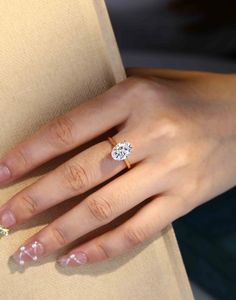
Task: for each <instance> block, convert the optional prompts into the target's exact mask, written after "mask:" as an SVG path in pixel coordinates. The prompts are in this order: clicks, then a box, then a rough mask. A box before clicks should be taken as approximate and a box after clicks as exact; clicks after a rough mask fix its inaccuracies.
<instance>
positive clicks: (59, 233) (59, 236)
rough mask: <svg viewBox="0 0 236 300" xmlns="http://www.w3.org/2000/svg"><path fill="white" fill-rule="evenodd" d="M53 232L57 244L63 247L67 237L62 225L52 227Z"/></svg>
mask: <svg viewBox="0 0 236 300" xmlns="http://www.w3.org/2000/svg"><path fill="white" fill-rule="evenodd" d="M51 234H52V237H53V240H54V241H56V243H57V245H59V246H60V247H63V246H65V245H66V244H67V242H68V241H67V238H66V235H65V233H64V231H63V230H62V229H61V228H60V227H58V226H57V227H53V228H51Z"/></svg>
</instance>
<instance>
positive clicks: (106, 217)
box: [87, 197, 113, 223]
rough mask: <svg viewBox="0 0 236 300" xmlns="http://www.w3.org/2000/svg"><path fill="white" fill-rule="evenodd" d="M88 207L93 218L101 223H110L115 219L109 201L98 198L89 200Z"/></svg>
mask: <svg viewBox="0 0 236 300" xmlns="http://www.w3.org/2000/svg"><path fill="white" fill-rule="evenodd" d="M87 206H88V209H89V211H90V213H91V214H92V216H93V217H94V218H95V219H96V220H97V221H99V222H103V223H104V222H105V223H106V222H109V221H111V220H112V218H113V209H112V207H111V204H110V202H109V201H108V200H106V199H104V198H101V197H97V198H94V197H92V198H89V199H88V201H87Z"/></svg>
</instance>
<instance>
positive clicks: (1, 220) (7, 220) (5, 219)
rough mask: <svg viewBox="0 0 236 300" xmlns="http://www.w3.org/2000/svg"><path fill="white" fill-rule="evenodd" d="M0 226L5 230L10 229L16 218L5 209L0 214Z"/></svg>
mask: <svg viewBox="0 0 236 300" xmlns="http://www.w3.org/2000/svg"><path fill="white" fill-rule="evenodd" d="M0 224H1V225H2V226H3V227H6V228H8V227H11V226H13V225H15V224H16V218H15V216H14V215H13V213H12V212H11V211H10V210H9V209H6V210H4V211H3V212H1V214H0Z"/></svg>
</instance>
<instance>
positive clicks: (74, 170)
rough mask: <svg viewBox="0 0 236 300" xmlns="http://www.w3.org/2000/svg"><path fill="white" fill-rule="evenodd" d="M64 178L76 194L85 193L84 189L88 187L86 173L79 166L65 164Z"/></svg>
mask: <svg viewBox="0 0 236 300" xmlns="http://www.w3.org/2000/svg"><path fill="white" fill-rule="evenodd" d="M64 177H65V179H66V181H67V183H68V184H69V186H70V188H71V189H72V190H74V191H76V192H79V191H85V189H86V187H88V184H89V179H88V175H87V171H86V170H85V168H84V167H83V166H82V165H81V164H78V163H77V164H66V165H65V170H64Z"/></svg>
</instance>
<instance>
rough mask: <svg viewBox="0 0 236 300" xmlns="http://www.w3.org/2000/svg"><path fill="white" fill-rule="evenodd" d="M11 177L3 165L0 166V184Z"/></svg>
mask: <svg viewBox="0 0 236 300" xmlns="http://www.w3.org/2000/svg"><path fill="white" fill-rule="evenodd" d="M10 177H11V172H10V170H9V168H8V167H7V166H6V165H5V164H0V183H1V182H4V181H6V180H7V179H9V178H10Z"/></svg>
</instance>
